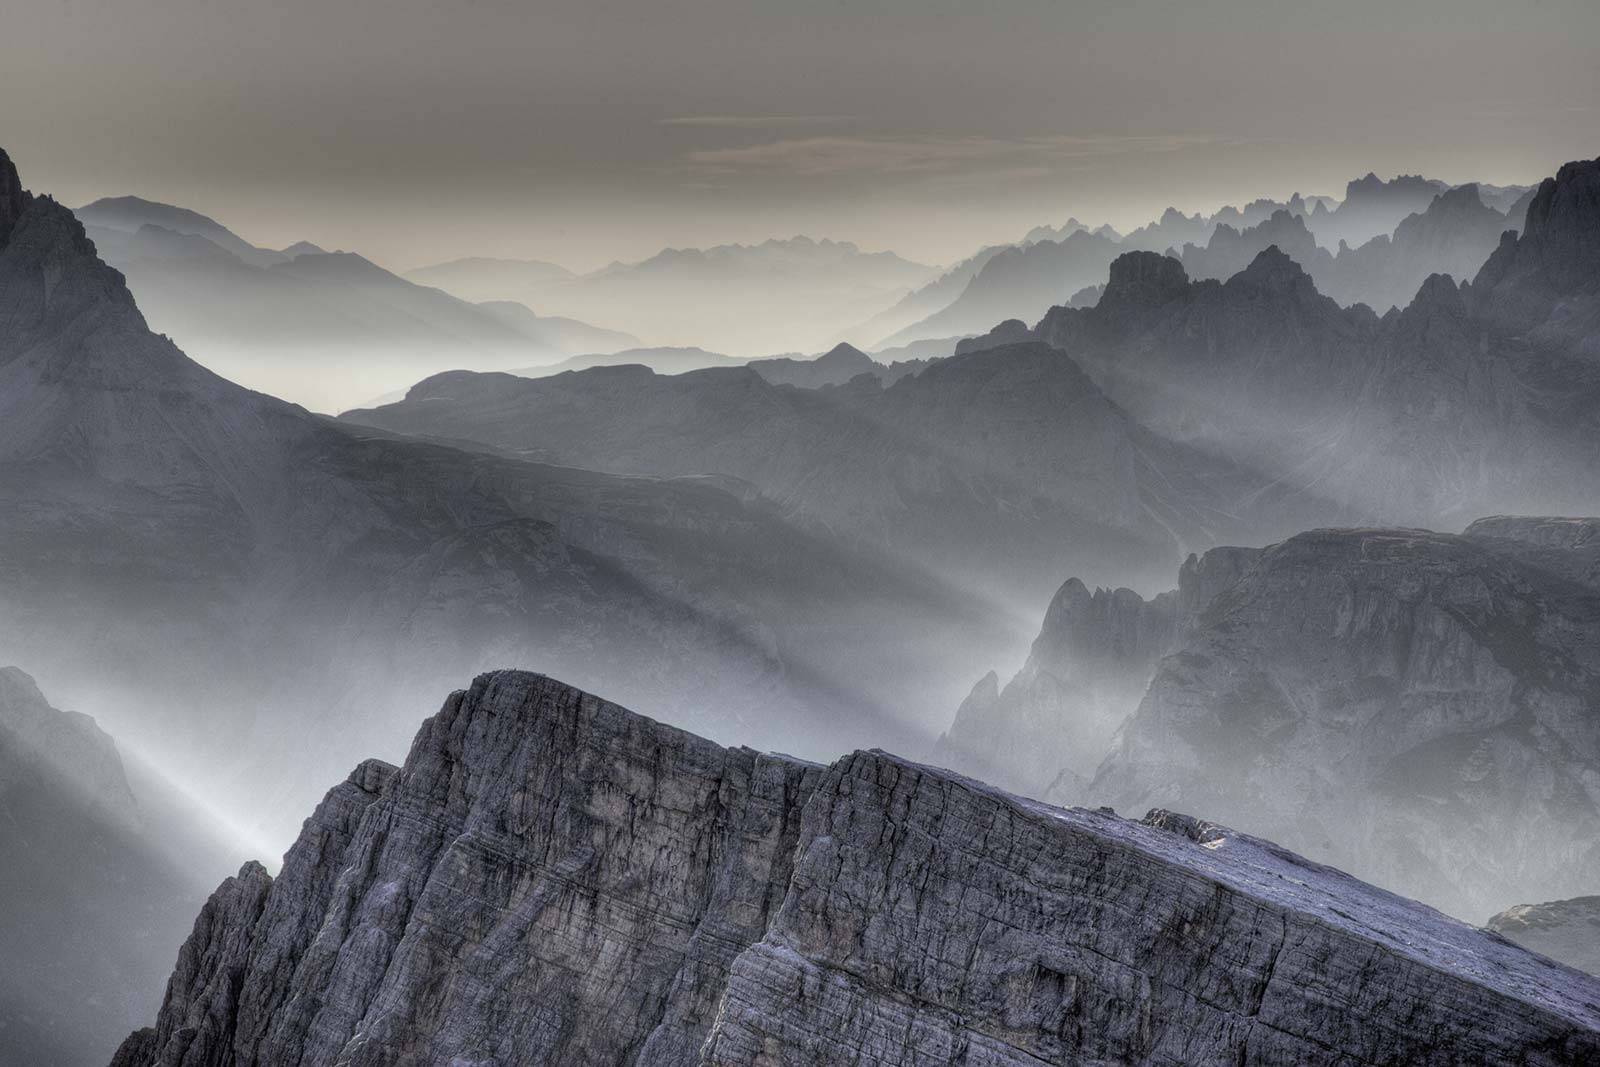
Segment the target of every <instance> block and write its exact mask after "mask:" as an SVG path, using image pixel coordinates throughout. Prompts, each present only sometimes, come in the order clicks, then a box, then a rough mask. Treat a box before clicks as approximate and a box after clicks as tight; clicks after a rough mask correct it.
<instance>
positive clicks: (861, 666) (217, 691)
mask: <svg viewBox="0 0 1600 1067" xmlns="http://www.w3.org/2000/svg"><path fill="white" fill-rule="evenodd" d="M742 373H746V374H749V375H750V376H751V377H752V378H755V380H756V381H758V382H759V381H760V379H759V378H756V377H755V375H754V373H753V372H748V371H745V372H742ZM513 380H515V381H523V379H513ZM0 501H3V503H4V506H3V507H0V543H3V544H4V545H5V546H6V551H5V553H4V555H3V557H0V594H3V595H0V634H3V640H4V643H5V646H6V647H7V648H8V649H10V650H11V651H12V653H13V654H14V655H15V656H16V658H17V659H18V661H19V662H25V663H27V664H29V669H30V670H31V671H32V672H33V673H34V674H35V675H36V676H37V677H39V678H40V680H41V682H42V683H43V684H44V685H46V687H47V688H48V690H49V691H51V692H52V693H53V694H55V695H56V696H57V697H58V698H59V699H62V700H65V701H66V702H68V703H69V704H71V705H75V706H79V707H90V708H93V710H94V711H95V712H96V714H97V715H98V716H99V717H100V719H101V721H102V723H103V725H105V726H106V727H107V728H108V729H109V730H111V731H112V733H113V734H117V733H118V732H119V731H127V732H129V734H130V736H133V737H135V738H150V737H155V736H160V737H162V738H163V743H162V746H161V747H162V749H163V750H164V751H165V752H166V753H167V759H168V763H169V765H168V767H167V768H166V769H167V770H168V771H169V772H171V773H173V774H175V775H177V776H179V777H180V778H181V779H182V780H183V781H184V782H185V783H186V784H187V785H188V786H190V787H192V788H194V789H197V790H199V791H200V792H202V793H204V794H206V795H210V796H215V797H217V798H219V799H218V801H217V802H218V803H219V804H220V805H221V806H222V807H224V808H225V809H227V810H229V811H230V813H231V814H233V815H234V816H236V817H238V818H239V819H240V820H241V821H243V822H245V823H247V824H248V823H251V822H255V823H257V824H261V823H265V825H264V826H263V827H262V829H263V831H264V832H266V833H269V834H282V833H285V832H286V831H288V830H289V829H291V827H290V826H289V825H288V824H287V823H286V822H285V821H284V820H287V819H289V818H292V816H291V815H289V814H288V813H289V812H292V811H293V810H294V806H295V803H296V802H297V798H298V799H303V798H304V797H305V796H306V793H305V792H304V791H305V790H307V789H308V788H313V787H314V783H315V782H316V780H317V778H318V777H321V776H326V774H327V773H328V771H327V768H328V767H329V766H330V765H337V764H340V763H345V762H348V761H349V757H350V754H351V753H352V752H356V751H360V750H361V749H364V748H368V747H370V746H373V745H375V744H378V745H381V744H383V743H385V742H386V741H387V743H389V744H393V745H398V744H399V743H400V736H399V735H398V734H396V733H394V732H393V730H394V726H395V724H396V723H400V722H404V721H406V720H407V719H411V718H414V716H415V714H416V705H417V702H418V701H419V700H423V701H430V702H431V700H432V699H433V696H432V695H431V693H430V690H432V689H433V687H434V686H436V685H437V681H436V680H437V679H438V678H439V677H442V676H444V675H445V674H446V673H449V672H450V671H460V670H463V669H464V670H476V669H480V668H482V667H484V666H486V665H488V664H492V663H504V662H524V663H527V662H532V663H537V664H539V665H543V666H549V667H550V668H551V669H557V668H559V669H561V670H563V671H565V672H567V673H568V674H569V675H570V676H572V677H575V678H584V679H590V680H599V679H602V678H603V679H604V680H605V681H606V682H607V684H609V685H611V686H613V687H615V688H616V691H618V692H623V693H628V694H630V695H631V696H649V697H650V698H651V699H652V700H654V701H655V702H656V703H657V705H658V706H661V707H663V708H667V709H676V711H675V712H674V713H677V711H681V712H682V714H683V715H684V717H685V721H689V722H693V723H694V724H695V725H696V726H697V727H698V728H700V729H703V730H706V731H707V732H710V733H713V734H717V735H721V736H732V737H740V736H745V735H746V734H748V733H751V732H753V731H755V730H756V729H757V724H758V723H759V724H761V725H760V730H761V732H762V734H763V736H769V737H773V738H775V739H776V741H777V743H781V744H783V745H785V746H786V747H789V748H791V749H792V750H795V751H799V752H802V753H805V752H813V751H817V750H818V747H819V745H820V742H819V740H818V739H819V738H823V737H827V738H829V739H830V740H829V741H828V742H827V743H828V744H830V745H831V744H832V743H833V741H832V740H831V739H833V738H836V737H840V736H845V735H848V734H853V733H857V732H859V733H860V735H861V736H862V738H863V740H864V741H866V740H870V741H871V742H872V743H878V742H879V741H880V740H882V741H883V742H885V743H888V742H890V741H893V740H894V739H895V738H900V739H901V740H907V739H914V738H916V737H918V736H919V735H921V734H923V733H924V732H925V731H926V729H927V724H926V723H924V722H922V721H919V719H918V716H917V715H916V714H914V713H912V711H911V710H910V709H916V708H927V707H937V706H938V702H939V701H940V699H941V696H940V694H941V693H948V692H950V691H953V690H954V689H955V688H956V687H958V685H959V680H958V671H959V669H960V668H959V661H958V660H954V659H952V658H951V657H950V655H949V652H950V650H951V649H952V648H967V647H980V648H981V647H989V648H996V647H997V643H998V642H999V641H1001V640H1002V638H1001V637H1000V636H998V635H1000V634H1002V633H1009V631H1007V630H1006V628H1005V624H1004V622H1003V620H1001V621H997V620H996V619H994V617H993V615H992V613H990V612H988V610H987V609H986V608H985V607H984V606H983V605H982V604H980V603H977V602H975V601H972V600H970V599H969V598H968V597H966V596H965V595H962V594H960V593H959V592H958V591H957V590H955V589H953V588H952V587H951V586H950V585H949V583H947V582H945V581H944V580H942V579H941V578H940V577H939V576H937V575H931V574H928V573H926V572H922V571H918V570H916V569H914V568H911V567H908V566H906V565H904V564H902V563H899V562H897V561H895V560H893V559H889V558H885V557H883V556H881V555H880V554H876V553H873V552H871V551H868V550H866V549H864V548H862V547H860V546H850V545H846V544H844V543H842V542H841V541H839V540H837V539H833V538H829V537H826V536H823V535H822V534H821V533H819V532H817V531H815V530H803V529H801V528H799V527H798V526H796V525H795V524H794V523H792V522H790V521H788V520H786V519H785V518H784V517H782V516H780V515H779V514H777V513H776V512H775V510H774V509H773V508H772V507H771V506H770V505H769V504H767V503H766V502H764V501H762V500H760V499H758V498H757V496H756V495H755V494H754V493H753V492H752V491H751V490H750V488H749V487H748V486H746V485H743V484H740V483H738V482H737V481H734V480H730V479H726V478H717V477H710V476H706V473H705V472H696V473H695V475H693V476H688V477H683V478H632V477H619V476H613V475H607V474H601V473H594V472H590V471H581V470H575V469H572V468H570V467H557V466H550V465H547V464H538V463H531V462H527V461H524V460H521V459H511V458H507V457H504V456H501V455H493V454H490V453H489V451H488V450H486V449H483V448H481V447H474V448H467V449H462V448H453V447H446V446H442V445H439V444H430V443H425V442H418V441H412V440H399V439H397V438H396V437H395V436H394V435H392V434H387V433H379V432H374V431H372V430H370V429H364V428H360V427H354V426H346V425H340V424H338V423H334V422H332V421H330V420H327V419H324V418H322V417H319V416H315V415H312V414H310V413H308V412H306V411H305V410H304V409H302V408H299V407H296V406H294V405H291V404H288V403H285V402H283V401H279V400H276V399H274V398H272V397H269V396H265V395H262V394H260V393H254V392H251V391H249V390H247V389H244V388H242V387H240V386H237V385H234V384H233V383H231V382H228V381H226V380H224V379H222V378H220V377H218V376H217V375H216V374H214V373H212V372H211V371H209V370H206V369H204V368H202V367H200V366H199V365H198V364H196V363H194V362H193V361H191V360H189V359H188V358H186V357H185V356H184V354H183V353H182V352H181V351H180V350H179V349H178V348H177V347H176V346H174V345H173V344H172V343H171V342H170V341H168V340H166V339H164V338H161V337H159V336H157V335H155V334H153V333H151V332H150V331H149V330H148V329H147V327H146V326H145V323H144V320H143V318H142V316H141V314H140V312H139V310H138V308H137V307H136V305H135V303H134V300H133V298H132V296H131V294H130V293H129V291H128V289H127V288H126V287H125V285H124V284H123V280H122V277H121V275H120V274H118V273H117V272H116V271H115V270H113V269H111V268H109V267H107V266H106V265H105V264H103V263H102V262H101V261H100V260H99V259H98V258H97V257H96V254H95V248H94V245H93V244H92V243H91V242H90V241H89V240H88V239H87V237H86V236H85V234H84V231H83V226H82V224H81V223H80V222H79V221H78V220H77V219H76V218H75V217H74V216H73V215H72V213H70V212H68V211H67V210H65V209H64V208H62V207H60V206H59V205H57V204H56V203H54V202H53V201H51V200H49V199H48V198H46V197H39V196H33V195H30V194H28V193H25V192H24V191H23V190H22V188H21V184H20V181H19V180H18V179H17V177H16V174H15V171H14V169H13V168H12V167H11V166H10V162H9V160H0ZM907 618H915V619H917V620H918V627H917V629H916V631H915V633H912V634H908V633H906V632H903V631H902V630H900V629H898V628H897V627H895V626H894V623H895V620H903V619H907ZM908 678H909V679H916V681H915V683H914V684H913V686H912V688H910V689H908V688H907V687H906V685H905V681H904V680H905V679H908ZM922 686H926V687H927V688H926V689H924V690H922V691H921V692H918V689H919V688H920V687H922ZM107 692H114V693H116V694H117V699H116V700H115V701H107V700H105V699H104V695H105V694H106V693H107ZM945 699H948V698H947V697H946V698H945ZM781 722H786V723H788V726H780V727H779V729H778V731H777V732H776V733H770V732H769V731H768V730H767V727H768V726H769V725H775V724H779V723H781ZM308 739H314V740H312V741H309V744H308ZM819 754H820V753H819ZM271 798H281V799H282V803H277V802H272V801H271Z"/></svg>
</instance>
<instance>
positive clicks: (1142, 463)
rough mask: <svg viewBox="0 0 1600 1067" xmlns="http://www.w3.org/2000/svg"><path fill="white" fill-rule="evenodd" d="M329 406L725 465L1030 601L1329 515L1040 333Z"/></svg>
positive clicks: (850, 528) (901, 552) (371, 418)
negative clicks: (907, 361)
mask: <svg viewBox="0 0 1600 1067" xmlns="http://www.w3.org/2000/svg"><path fill="white" fill-rule="evenodd" d="M850 358H852V359H855V358H865V357H860V354H859V353H857V354H856V356H855V357H850ZM341 419H343V420H345V421H347V422H350V423H360V424H365V425H370V426H375V427H379V428H382V429H384V430H386V431H392V432H396V433H402V434H408V435H412V436H416V437H422V438H431V439H435V440H440V441H451V440H453V441H463V440H465V441H473V442H477V443H479V444H481V445H484V446H487V447H489V448H492V449H495V450H497V451H498V452H500V453H501V454H504V455H511V456H517V457H523V458H529V459H535V460H537V461H539V462H545V463H556V464H563V465H569V466H576V467H583V468H586V469H591V470H602V471H609V472H612V473H616V474H630V475H648V476H653V477H688V476H699V475H718V476H724V477H732V478H736V479H738V480H740V481H741V482H742V483H746V484H748V485H749V486H751V487H752V488H753V490H754V491H756V492H759V493H760V494H762V496H763V498H764V499H766V500H767V501H769V502H770V503H771V505H772V506H773V507H774V508H775V509H776V512H777V514H779V515H781V516H783V517H785V518H786V519H788V520H789V521H792V522H794V523H796V524H798V525H799V526H800V527H801V528H803V529H807V530H812V531H816V532H818V533H819V534H822V533H824V532H825V533H826V535H827V536H830V537H842V538H844V539H845V540H846V541H847V542H848V543H851V544H855V545H858V546H865V547H867V548H869V549H870V550H872V551H881V552H887V553H890V554H891V555H893V556H894V557H896V558H900V559H904V560H906V561H908V562H911V563H913V564H914V565H916V566H918V567H921V568H924V569H926V570H927V571H929V572H930V573H933V574H937V575H940V576H941V577H942V578H943V579H945V580H947V581H949V582H951V583H952V584H954V585H955V586H956V587H957V588H960V589H964V590H970V591H971V593H970V595H972V596H973V597H974V598H979V599H983V600H986V601H989V602H998V603H1002V604H1004V603H1007V602H1010V601H1012V600H1013V599H1014V600H1015V602H1017V603H1020V604H1024V605H1027V607H1026V608H1025V609H1024V610H1026V611H1028V612H1030V613H1031V612H1032V611H1033V610H1036V607H1035V602H1034V598H1035V597H1037V595H1038V580H1037V576H1038V575H1039V574H1057V573H1073V572H1074V571H1078V572H1081V573H1089V574H1100V575H1106V574H1130V573H1132V574H1140V575H1143V576H1148V577H1150V579H1151V580H1152V581H1155V580H1159V579H1158V578H1156V577H1155V576H1156V575H1158V574H1165V573H1170V568H1171V567H1172V566H1175V565H1176V564H1177V562H1178V561H1179V560H1181V559H1182V558H1183V556H1184V555H1186V554H1187V553H1188V552H1189V551H1190V550H1191V549H1192V548H1196V547H1206V546H1210V545H1214V544H1217V543H1219V541H1226V540H1231V539H1234V538H1242V537H1251V538H1254V537H1256V536H1261V535H1262V534H1263V532H1264V531H1268V530H1279V531H1282V532H1289V531H1292V530H1293V529H1297V528H1300V527H1301V526H1302V525H1303V524H1304V523H1305V522H1306V521H1307V520H1308V519H1310V521H1313V522H1315V521H1318V519H1321V520H1322V521H1326V520H1327V517H1328V516H1329V514H1330V512H1328V511H1327V510H1326V509H1325V508H1324V507H1323V505H1322V504H1321V502H1320V501H1319V500H1318V499H1317V498H1316V497H1315V496H1314V495H1310V496H1304V495H1301V496H1297V495H1286V494H1283V493H1281V492H1279V491H1278V490H1277V489H1276V488H1275V487H1273V486H1271V485H1269V484H1268V483H1267V482H1266V481H1265V480H1264V479H1262V478H1260V477H1258V476H1256V475H1255V474H1254V473H1253V472H1251V471H1249V470H1247V469H1244V468H1241V467H1239V466H1237V465H1235V464H1231V463H1228V462H1221V461H1218V460H1217V459H1216V458H1215V457H1212V456H1210V455H1208V454H1206V453H1204V452H1200V451H1196V450H1194V449H1190V448H1187V447H1184V446H1181V445H1177V444H1174V443H1173V442H1171V441H1168V440H1165V439H1163V438H1161V437H1159V436H1158V435H1155V434H1152V433H1151V432H1150V431H1149V430H1147V429H1146V428H1145V427H1143V426H1141V425H1140V424H1139V423H1138V422H1137V421H1136V420H1134V419H1132V418H1130V417H1129V416H1128V414H1127V413H1126V412H1124V411H1123V410H1122V409H1121V408H1119V407H1118V406H1117V405H1115V404H1114V403H1112V402H1110V401H1109V400H1108V398H1107V397H1106V396H1105V394H1104V393H1103V392H1101V390H1100V389H1099V388H1097V387H1096V386H1095V385H1094V383H1093V382H1092V381H1090V380H1089V378H1088V377H1087V376H1086V375H1085V374H1084V373H1083V372H1082V370H1080V369H1079V368H1078V367H1077V365H1076V364H1074V363H1073V362H1072V360H1070V359H1068V358H1065V357H1063V356H1062V355H1061V354H1060V353H1058V352H1056V351H1053V350H1052V349H1050V348H1049V347H1047V346H1045V345H1042V344H1040V343H1038V342H1037V341H1034V342H1028V343H1023V344H1014V345H1002V346H1000V347H997V348H990V349H987V350H985V351H979V352H970V353H966V354H963V355H957V356H953V357H950V358H947V359H943V360H939V361H937V362H934V363H931V364H929V365H928V366H927V367H926V368H925V369H923V370H921V371H920V373H917V374H915V375H912V376H905V377H902V378H900V379H899V380H898V381H895V382H894V383H893V384H892V385H889V386H887V387H885V386H882V385H881V384H880V383H879V382H878V381H877V380H874V379H865V380H861V379H858V380H856V381H852V382H851V383H850V384H849V385H847V386H843V387H831V388H824V389H820V390H809V389H794V388H790V387H787V386H780V385H773V384H772V383H770V382H768V381H766V380H765V379H763V378H762V376H761V375H760V374H758V373H756V370H755V369H754V368H739V369H732V368H716V369H711V370H702V371H694V372H690V373H686V374H680V375H674V376H661V375H656V374H653V373H651V372H650V371H649V370H648V369H646V368H643V367H617V368H601V369H595V370H590V371H583V372H579V373H574V374H563V375H559V376H556V377H550V378H541V379H521V378H512V377H510V376H506V375H496V374H472V373H467V372H456V373H450V374H445V375H439V376H437V377H434V378H431V379H428V380H426V381H423V382H420V383H418V385H416V386H415V387H414V388H413V389H412V390H411V392H410V393H409V394H407V396H406V399H405V400H404V401H402V402H400V403H398V404H390V405H387V406H385V407H380V408H377V409H371V410H364V411H359V410H358V411H351V412H346V413H345V414H344V415H342V416H341ZM1313 517H1315V518H1313ZM1281 535H1282V534H1281V533H1280V534H1278V536H1281ZM1268 536H1270V535H1268Z"/></svg>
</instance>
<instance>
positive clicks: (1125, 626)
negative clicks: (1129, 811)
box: [933, 548, 1255, 802]
mask: <svg viewBox="0 0 1600 1067" xmlns="http://www.w3.org/2000/svg"><path fill="white" fill-rule="evenodd" d="M1254 556H1255V553H1254V551H1253V550H1250V549H1234V548H1218V549H1213V550H1211V551H1209V552H1207V553H1206V554H1205V555H1204V556H1191V557H1189V559H1188V561H1187V562H1185V563H1184V565H1183V567H1182V568H1181V569H1180V571H1179V574H1178V588H1177V589H1176V590H1173V591H1171V592H1167V593H1162V594H1161V595H1159V596H1156V597H1154V598H1152V599H1151V600H1148V601H1147V600H1145V599H1144V598H1143V597H1141V596H1139V594H1138V593H1135V592H1134V591H1133V590H1131V589H1126V588H1123V589H1096V590H1095V591H1094V592H1093V593H1091V592H1089V589H1088V587H1087V586H1085V585H1084V584H1083V582H1081V581H1079V580H1078V579H1076V578H1072V579H1069V580H1068V581H1067V582H1066V583H1065V584H1064V585H1062V587H1061V589H1060V590H1059V591H1058V592H1057V593H1056V595H1055V599H1054V600H1052V601H1051V603H1050V609H1049V610H1048V611H1047V612H1046V613H1045V619H1044V625H1043V626H1042V627H1041V628H1040V631H1039V636H1038V637H1037V638H1036V639H1035V640H1034V642H1033V647H1032V650H1031V651H1030V653H1029V655H1028V660H1027V663H1026V664H1025V665H1024V666H1023V668H1022V670H1021V671H1020V672H1019V673H1018V674H1017V675H1016V677H1014V678H1012V679H1011V681H1010V682H1008V683H1007V684H1006V685H1005V687H1004V689H1003V690H1002V689H1001V688H1000V687H999V682H998V679H997V678H996V677H995V675H994V674H993V672H990V674H989V675H988V677H986V678H985V679H984V680H982V681H980V682H979V683H978V685H977V686H976V687H975V688H974V689H973V691H972V694H971V695H970V696H968V698H967V700H966V701H965V702H964V703H963V704H962V705H961V707H960V708H959V709H958V710H957V712H956V717H955V720H954V722H952V723H951V726H950V729H949V730H948V731H947V732H946V733H945V734H944V735H943V736H941V737H940V738H939V741H938V744H937V745H936V746H935V747H934V752H933V760H934V762H936V763H941V764H944V765H947V766H951V767H959V768H961V769H962V770H963V771H966V772H968V773H970V774H973V775H974V776H977V777H980V778H983V779H985V780H987V781H992V782H995V783H997V784H999V785H1001V786H1004V787H1005V788H1007V789H1013V790H1016V791H1017V792H1020V793H1024V794H1027V795H1028V796H1039V797H1048V798H1052V799H1055V800H1058V801H1066V802H1077V801H1079V800H1081V799H1082V798H1083V797H1084V795H1085V787H1086V786H1087V784H1088V781H1089V779H1091V778H1093V777H1094V774H1095V771H1096V769H1097V768H1098V767H1099V765H1100V761H1101V760H1102V759H1104V758H1105V754H1106V753H1107V752H1108V751H1110V749H1111V744H1112V738H1113V736H1114V735H1115V734H1116V731H1117V730H1118V729H1119V728H1120V727H1121V726H1122V724H1123V722H1125V721H1126V720H1127V718H1128V716H1129V715H1131V714H1132V713H1133V711H1134V709H1135V708H1137V707H1138V706H1139V701H1140V700H1141V699H1142V698H1143V696H1144V694H1145V690H1146V689H1148V688H1149V685H1150V679H1151V678H1152V677H1154V675H1155V672H1156V668H1157V666H1158V665H1159V663H1160V661H1161V659H1162V657H1164V656H1166V655H1167V654H1168V653H1170V652H1172V651H1174V650H1175V649H1176V648H1178V647H1179V646H1180V645H1181V643H1182V641H1183V639H1184V638H1185V636H1186V635H1187V633H1188V631H1189V628H1190V626H1191V624H1192V623H1193V621H1194V620H1195V619H1197V618H1198V617H1199V616H1200V614H1201V613H1202V612H1203V610H1204V609H1205V608H1206V606H1207V605H1208V604H1209V603H1210V601H1211V599H1212V598H1213V597H1214V596H1215V595H1216V594H1217V593H1218V592H1219V591H1220V590H1222V589H1225V588H1227V587H1228V586H1230V585H1232V584H1233V582H1235V581H1237V579H1238V577H1239V574H1240V573H1241V571H1242V569H1243V568H1244V567H1245V566H1246V565H1247V564H1248V563H1249V562H1250V561H1251V560H1253V559H1254Z"/></svg>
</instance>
